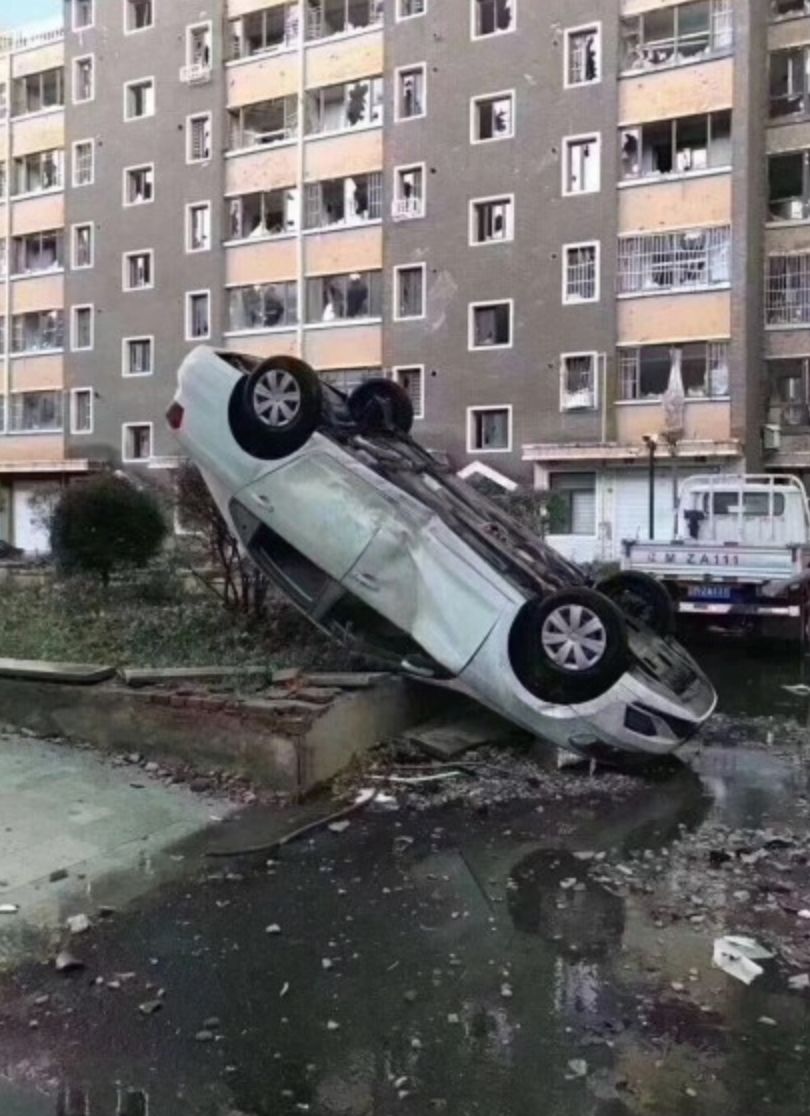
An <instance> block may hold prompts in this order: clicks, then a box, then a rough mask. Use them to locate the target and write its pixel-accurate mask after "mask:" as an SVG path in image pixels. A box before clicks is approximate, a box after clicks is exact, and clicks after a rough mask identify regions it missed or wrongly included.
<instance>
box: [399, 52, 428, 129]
mask: <svg viewBox="0 0 810 1116" xmlns="http://www.w3.org/2000/svg"><path fill="white" fill-rule="evenodd" d="M424 115H425V67H424V64H422V65H421V66H407V67H406V68H405V69H402V70H398V71H397V104H396V118H397V120H411V119H412V118H413V117H416V116H424Z"/></svg>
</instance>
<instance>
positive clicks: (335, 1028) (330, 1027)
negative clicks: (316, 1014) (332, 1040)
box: [326, 1019, 340, 1031]
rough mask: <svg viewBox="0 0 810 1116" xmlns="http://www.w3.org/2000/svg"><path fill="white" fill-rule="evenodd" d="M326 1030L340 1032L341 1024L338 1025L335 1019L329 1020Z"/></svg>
mask: <svg viewBox="0 0 810 1116" xmlns="http://www.w3.org/2000/svg"><path fill="white" fill-rule="evenodd" d="M326 1029H327V1031H339V1030H340V1024H339V1023H336V1022H335V1020H334V1019H329V1020H327V1023H326Z"/></svg>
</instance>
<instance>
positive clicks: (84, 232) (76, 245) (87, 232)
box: [71, 224, 93, 270]
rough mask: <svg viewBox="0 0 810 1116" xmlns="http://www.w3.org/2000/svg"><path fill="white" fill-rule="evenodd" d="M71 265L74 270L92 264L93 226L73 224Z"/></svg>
mask: <svg viewBox="0 0 810 1116" xmlns="http://www.w3.org/2000/svg"><path fill="white" fill-rule="evenodd" d="M71 262H72V266H73V268H74V270H79V269H80V268H83V267H92V266H93V226H92V225H90V224H87V225H74V226H73V252H72V261H71Z"/></svg>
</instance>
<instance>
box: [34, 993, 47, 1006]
mask: <svg viewBox="0 0 810 1116" xmlns="http://www.w3.org/2000/svg"><path fill="white" fill-rule="evenodd" d="M50 998H51V997H50V996H48V995H45V996H37V998H36V999H35V1000H34V1004H35V1005H36V1006H37V1007H44V1006H45V1004H47V1003H48V1002H49V1001H50Z"/></svg>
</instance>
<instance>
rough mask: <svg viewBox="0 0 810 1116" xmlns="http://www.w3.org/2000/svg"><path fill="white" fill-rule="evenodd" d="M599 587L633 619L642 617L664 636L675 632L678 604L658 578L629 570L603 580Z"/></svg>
mask: <svg viewBox="0 0 810 1116" xmlns="http://www.w3.org/2000/svg"><path fill="white" fill-rule="evenodd" d="M596 588H597V590H598V591H599V592H600V593H602V594H604V596H606V597H608V598H609V599H610V600H611V601H613V603H614V604H615V605H618V607H619V608H620V609H621V610H622V612H623V613H624V615H625V616H629V617H630V619H631V620H639V621H640V622H641V623H642V624H646V625H647V627H648V628H652V630H653V631H654V632H656V633H657V634H658V635H660V636H668V635H671V634H672V632H673V629H674V627H675V606H674V605H673V603H672V598H671V597H670V595H669V593H668V592H667V590H666V588H665V587H664V586H663V585H662V584H661V582H660V581H656V579H655V578H654V577H650V575H649V574H645V573H636V572H635V571H634V570H627V571H626V572H623V573H619V574H615V575H614V576H613V577H608V578H606V579H605V580H604V581H600V582H599V584H598V585H597V586H596Z"/></svg>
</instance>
